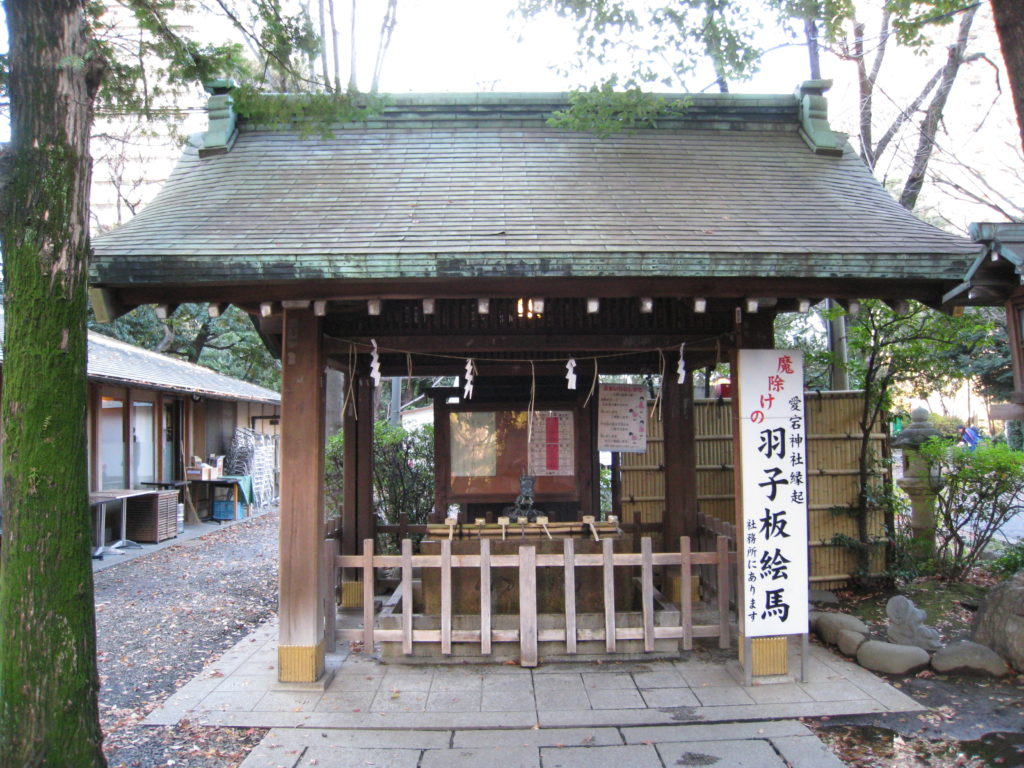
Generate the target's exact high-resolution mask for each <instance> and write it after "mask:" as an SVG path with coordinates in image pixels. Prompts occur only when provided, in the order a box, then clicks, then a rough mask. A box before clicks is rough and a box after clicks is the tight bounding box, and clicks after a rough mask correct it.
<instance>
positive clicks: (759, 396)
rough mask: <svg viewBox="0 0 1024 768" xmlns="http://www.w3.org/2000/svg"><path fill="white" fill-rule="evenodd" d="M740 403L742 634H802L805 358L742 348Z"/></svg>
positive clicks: (805, 566) (791, 352)
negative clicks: (743, 599)
mask: <svg viewBox="0 0 1024 768" xmlns="http://www.w3.org/2000/svg"><path fill="white" fill-rule="evenodd" d="M738 362H739V366H738V390H739V391H738V406H739V411H740V415H741V419H740V436H739V443H740V469H741V478H740V482H741V487H742V493H743V496H742V504H743V521H742V526H743V527H742V529H741V530H742V531H743V538H742V540H741V541H742V542H743V544H742V550H741V551H742V552H743V559H742V561H741V562H742V564H743V583H744V584H746V587H747V590H746V591H747V593H748V600H747V601H746V610H745V611H744V613H743V615H744V630H743V631H744V634H745V635H746V636H748V637H764V636H768V635H781V634H794V633H800V632H806V631H807V607H806V606H807V587H808V582H807V569H808V563H807V499H808V496H809V488H808V486H807V483H808V475H807V473H806V472H805V470H804V467H805V465H806V463H807V459H806V450H807V442H806V437H805V434H804V430H805V421H804V418H805V416H804V399H803V355H802V353H801V352H800V351H798V350H784V351H779V350H740V354H739V359H738Z"/></svg>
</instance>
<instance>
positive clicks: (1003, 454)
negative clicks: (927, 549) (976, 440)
mask: <svg viewBox="0 0 1024 768" xmlns="http://www.w3.org/2000/svg"><path fill="white" fill-rule="evenodd" d="M921 455H922V456H923V457H924V459H925V461H926V462H927V463H928V465H929V467H930V468H931V469H932V472H933V474H937V476H938V478H939V481H940V482H941V483H942V486H941V488H940V489H939V492H938V496H937V498H936V502H935V518H936V525H937V529H936V543H935V555H936V567H937V571H938V574H939V576H940V577H942V578H944V579H946V580H949V581H952V580H955V579H958V578H960V577H961V576H963V574H964V573H966V572H967V571H968V570H970V569H971V568H972V567H973V566H974V564H975V563H976V562H977V561H978V558H979V557H980V556H981V553H982V552H983V551H984V549H985V547H986V546H987V545H988V543H989V542H990V541H991V540H992V537H993V536H994V535H995V533H996V532H997V531H998V530H999V528H1000V527H1002V525H1003V524H1005V523H1006V522H1007V521H1008V520H1009V519H1010V518H1011V517H1013V515H1014V514H1015V513H1016V511H1017V505H1018V502H1017V497H1018V496H1019V494H1020V493H1021V492H1022V491H1024V453H1020V452H1018V451H1012V450H1010V449H1009V448H1008V447H1007V446H1006V445H1002V444H992V443H982V444H980V445H979V446H978V447H977V448H976V449H975V450H973V451H972V450H970V449H968V448H965V447H957V446H950V445H949V443H948V442H946V441H942V440H932V441H930V442H928V443H926V444H925V445H924V446H922V448H921Z"/></svg>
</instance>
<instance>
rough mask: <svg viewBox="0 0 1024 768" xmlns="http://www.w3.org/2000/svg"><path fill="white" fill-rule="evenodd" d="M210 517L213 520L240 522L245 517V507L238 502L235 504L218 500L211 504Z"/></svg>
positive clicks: (228, 500)
mask: <svg viewBox="0 0 1024 768" xmlns="http://www.w3.org/2000/svg"><path fill="white" fill-rule="evenodd" d="M236 512H237V514H236ZM211 515H212V516H213V519H214V520H236V519H237V520H241V519H242V518H243V517H245V505H244V504H243V503H242V502H240V501H239V502H238V503H237V504H236V503H235V502H233V501H231V499H219V500H216V501H214V502H213V508H212V511H211Z"/></svg>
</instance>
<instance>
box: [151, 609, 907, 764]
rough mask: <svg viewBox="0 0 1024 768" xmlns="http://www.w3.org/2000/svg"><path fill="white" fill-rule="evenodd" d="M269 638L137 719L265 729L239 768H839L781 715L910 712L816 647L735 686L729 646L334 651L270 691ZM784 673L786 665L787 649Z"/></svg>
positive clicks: (272, 655) (860, 672) (271, 631)
mask: <svg viewBox="0 0 1024 768" xmlns="http://www.w3.org/2000/svg"><path fill="white" fill-rule="evenodd" d="M276 635H277V626H276V623H274V622H271V623H268V624H266V625H264V626H263V627H261V628H260V629H258V630H256V631H255V632H254V633H253V634H252V635H250V636H249V637H246V638H244V639H243V640H242V641H241V642H239V643H238V644H237V645H236V646H235V647H234V648H233V649H231V650H230V651H228V652H227V653H226V654H224V656H222V657H221V658H220V659H219V660H217V661H216V662H215V663H213V664H211V665H210V666H209V667H208V668H207V669H206V670H204V672H203V673H201V674H200V676H199V677H197V678H196V679H194V680H192V681H191V682H189V683H188V684H186V685H185V686H184V687H182V688H181V689H180V690H179V691H178V692H177V693H175V694H174V695H173V696H172V697H170V698H169V699H168V700H167V701H166V702H165V704H164V706H163V707H162V708H160V709H158V710H156V711H154V712H153V713H152V714H151V715H150V716H149V717H148V718H147V720H146V722H148V723H151V724H161V725H163V724H173V723H176V722H178V720H180V719H181V718H188V720H190V721H191V722H192V723H195V724H201V725H222V726H240V727H264V728H271V729H272V730H271V731H270V733H269V734H268V735H267V737H266V738H265V739H264V740H263V742H262V743H261V744H260V745H259V746H258V747H257V748H256V749H255V750H254V751H253V752H252V753H251V754H250V756H249V757H248V759H247V760H246V761H245V762H244V763H243V764H242V765H243V768H270V767H274V768H276V767H277V766H285V767H286V768H297V767H298V766H314V765H319V766H356V765H358V766H362V765H373V766H410V768H415V767H416V766H419V767H420V768H430V767H431V766H441V765H444V766H451V767H453V768H459V767H460V766H488V765H490V764H492V763H493V762H494V761H495V760H497V761H498V762H499V763H500V765H501V766H502V768H515V766H535V767H536V768H540V766H544V768H551V767H552V766H565V767H566V768H570V767H571V766H586V768H602V766H614V768H627V767H628V766H647V765H651V766H662V765H666V766H668V765H711V764H712V763H715V764H716V765H719V766H721V767H722V768H725V767H726V766H737V767H742V766H756V767H757V768H776V767H779V768H782V767H783V766H789V768H829V766H839V765H841V763H839V762H838V760H837V759H836V758H835V757H833V756H832V755H831V753H829V752H828V751H827V749H825V747H824V746H823V745H822V744H821V743H820V742H819V741H818V740H817V738H815V737H814V736H813V734H812V733H811V732H810V731H809V730H808V729H807V728H806V727H805V726H803V725H802V724H800V723H799V722H795V720H794V718H800V717H821V716H829V715H850V714H865V713H870V712H903V711H919V710H920V709H921V706H920V705H918V704H917V703H916V702H915V701H914V700H913V699H911V698H909V697H908V696H906V695H904V694H902V693H900V692H899V691H898V690H896V689H895V688H893V687H892V686H890V685H888V684H887V683H886V682H885V681H883V680H881V679H879V678H877V677H875V676H874V675H872V674H871V673H870V672H868V671H867V670H864V669H862V668H861V667H859V666H857V665H856V664H851V663H849V662H847V661H845V660H843V659H841V658H840V657H838V656H836V655H834V654H833V653H831V652H830V651H829V650H827V649H824V648H820V647H816V646H812V647H811V655H810V659H809V664H808V667H809V669H808V680H807V681H805V682H799V681H797V680H794V679H793V678H792V676H789V677H778V678H766V679H761V678H759V679H755V685H754V686H752V687H749V688H745V687H744V686H743V685H742V684H741V680H742V672H741V669H740V666H739V664H738V663H737V662H736V660H735V651H730V652H725V651H717V650H716V651H711V652H693V653H689V654H682V655H681V656H680V657H679V658H677V659H675V660H651V661H647V660H644V661H623V662H605V663H603V664H597V663H594V662H578V663H553V664H542V665H541V666H540V667H538V668H536V669H533V670H529V669H523V668H522V667H519V666H514V665H509V664H494V665H475V664H448V665H439V664H429V665H428V664H416V665H412V664H402V663H393V662H391V663H384V662H381V661H379V660H377V659H374V658H373V657H368V656H366V655H364V654H361V653H348V652H347V651H343V652H340V653H338V654H332V655H330V656H329V657H328V667H329V669H330V670H331V671H332V672H333V676H332V677H330V679H329V681H328V682H327V683H326V685H319V686H317V685H310V686H283V685H281V684H279V683H277V666H276V662H277V658H276V645H275V641H276ZM790 669H791V670H799V657H798V656H797V655H796V644H795V643H793V644H792V648H791V658H790ZM496 750H497V751H496Z"/></svg>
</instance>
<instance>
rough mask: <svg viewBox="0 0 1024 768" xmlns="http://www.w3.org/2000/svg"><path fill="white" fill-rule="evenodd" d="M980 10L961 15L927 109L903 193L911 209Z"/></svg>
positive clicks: (902, 201) (904, 200) (922, 182)
mask: <svg viewBox="0 0 1024 768" xmlns="http://www.w3.org/2000/svg"><path fill="white" fill-rule="evenodd" d="M977 12H978V8H977V6H975V7H973V8H969V9H968V10H967V11H965V12H964V15H963V17H962V18H961V19H960V29H959V33H958V34H957V40H956V43H955V44H953V45H951V46H950V47H949V56H948V57H947V59H946V65H945V67H943V70H942V80H941V82H940V83H939V87H938V90H937V91H936V92H935V97H934V98H933V99H932V101H931V104H929V105H928V111H927V112H926V113H925V118H924V122H923V123H922V124H921V134H920V140H919V141H918V145H917V151H916V152H915V153H914V161H913V165H912V166H911V169H910V174H909V175H908V176H907V181H906V183H905V184H904V185H903V192H902V194H901V195H900V205H902V206H903V207H904V208H907V209H908V210H913V209H914V206H915V205H916V204H917V198H918V195H920V194H921V187H922V186H923V185H924V179H925V173H926V171H927V170H928V161H929V160H930V159H931V155H932V149H933V148H934V146H935V133H936V131H937V130H938V128H939V119H940V118H941V117H942V111H943V110H944V109H945V107H946V100H947V99H948V98H949V92H950V91H951V90H952V89H953V81H954V80H956V76H957V73H958V72H959V71H960V65H961V64H963V61H964V51H966V49H967V43H968V35H969V34H970V31H971V23H972V22H973V21H974V16H975V14H976V13H977Z"/></svg>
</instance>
